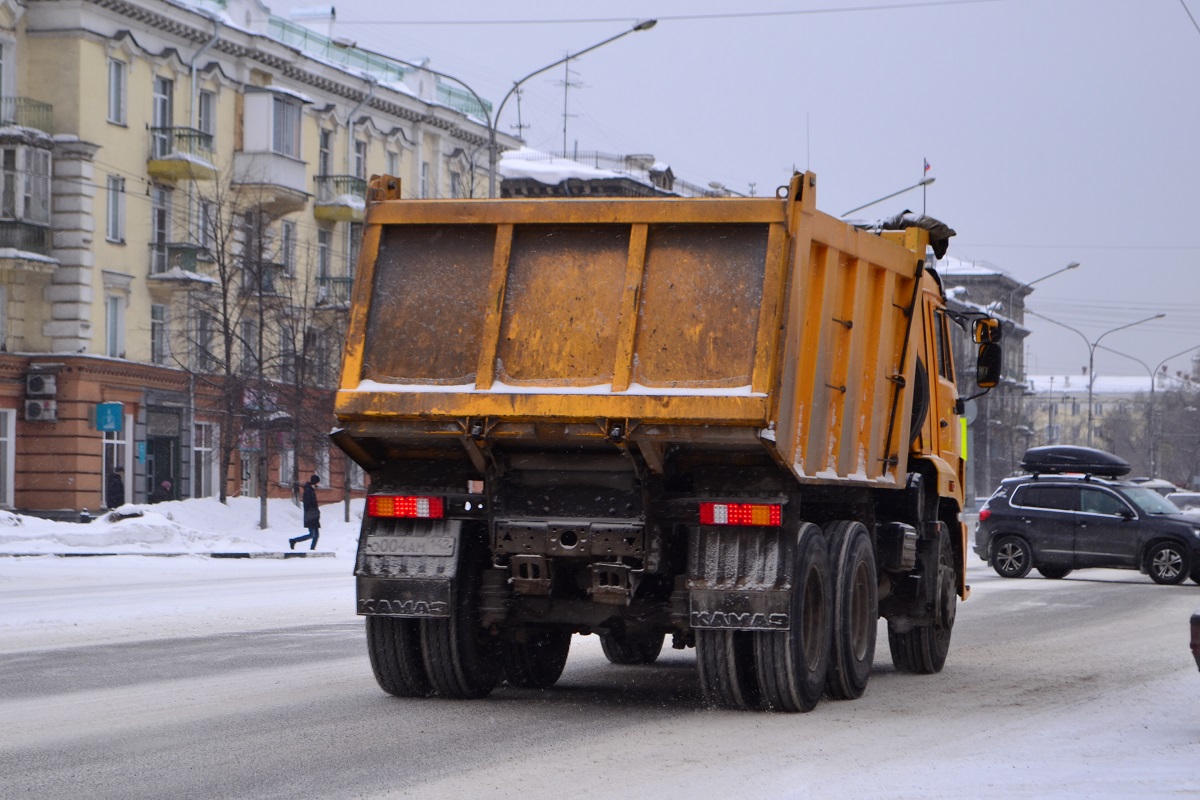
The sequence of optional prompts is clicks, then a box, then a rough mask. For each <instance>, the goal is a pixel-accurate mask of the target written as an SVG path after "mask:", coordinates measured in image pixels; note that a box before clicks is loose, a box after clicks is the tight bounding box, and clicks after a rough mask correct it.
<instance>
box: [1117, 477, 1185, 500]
mask: <svg viewBox="0 0 1200 800" xmlns="http://www.w3.org/2000/svg"><path fill="white" fill-rule="evenodd" d="M1129 482H1130V483H1136V484H1138V485H1139V486H1145V487H1146V488H1147V489H1153V490H1154V491H1156V492H1158V493H1159V494H1161V495H1162V496H1163V497H1166V496H1167V495H1169V494H1171V493H1172V492H1178V491H1179V487H1178V486H1176V485H1175V484H1173V483H1171V482H1170V481H1164V480H1163V479H1162V478H1130V479H1129Z"/></svg>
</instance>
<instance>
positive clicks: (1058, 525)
mask: <svg viewBox="0 0 1200 800" xmlns="http://www.w3.org/2000/svg"><path fill="white" fill-rule="evenodd" d="M1021 468H1022V469H1024V470H1025V471H1026V472H1028V473H1030V474H1028V475H1025V476H1021V477H1016V478H1008V479H1007V480H1005V481H1003V482H1002V483H1001V484H1000V488H998V489H997V490H996V492H995V493H994V494H993V495H992V496H991V497H990V498H988V501H987V503H985V504H984V506H983V508H982V509H981V510H980V512H979V522H978V524H977V525H976V528H975V553H976V555H978V556H979V557H980V558H982V559H984V560H985V561H987V562H988V564H990V565H991V567H992V568H993V569H994V570H996V573H997V574H999V575H1000V576H1002V577H1005V578H1023V577H1025V576H1026V575H1028V574H1029V571H1030V570H1031V569H1037V571H1038V572H1040V573H1041V574H1042V575H1043V576H1045V577H1047V578H1062V577H1065V576H1066V575H1068V574H1069V573H1070V572H1072V571H1073V570H1076V569H1085V568H1090V567H1103V568H1109V569H1113V568H1115V569H1136V570H1140V571H1141V572H1143V573H1148V574H1149V575H1150V578H1151V579H1152V580H1153V581H1154V582H1155V583H1162V584H1176V583H1182V582H1183V581H1184V580H1186V579H1187V578H1188V577H1189V576H1190V577H1191V578H1192V580H1193V581H1195V582H1196V583H1200V519H1198V518H1197V517H1196V516H1195V515H1188V514H1184V513H1183V512H1182V511H1180V509H1179V508H1178V507H1177V506H1175V505H1174V504H1172V503H1171V502H1170V501H1168V500H1167V499H1166V498H1165V497H1163V496H1162V495H1160V494H1158V493H1157V492H1155V491H1154V490H1153V489H1149V488H1146V487H1144V486H1139V485H1138V484H1135V483H1132V482H1130V481H1123V480H1119V477H1120V476H1121V475H1124V474H1125V473H1126V472H1128V471H1129V465H1128V464H1127V463H1125V461H1124V460H1122V459H1121V458H1119V457H1117V456H1114V455H1112V454H1111V453H1106V452H1104V451H1102V450H1093V449H1091V448H1086V447H1068V446H1062V445H1059V446H1050V447H1035V448H1031V449H1030V450H1028V451H1027V452H1026V453H1025V458H1024V459H1022V461H1021Z"/></svg>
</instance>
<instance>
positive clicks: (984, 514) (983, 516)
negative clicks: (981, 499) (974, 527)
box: [979, 508, 992, 522]
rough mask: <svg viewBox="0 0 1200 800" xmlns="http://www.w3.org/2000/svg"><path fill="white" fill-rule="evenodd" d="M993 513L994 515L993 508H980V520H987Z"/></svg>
mask: <svg viewBox="0 0 1200 800" xmlns="http://www.w3.org/2000/svg"><path fill="white" fill-rule="evenodd" d="M991 515H992V510H991V509H990V508H981V509H979V521H980V522H986V521H987V518H988V517H990V516H991Z"/></svg>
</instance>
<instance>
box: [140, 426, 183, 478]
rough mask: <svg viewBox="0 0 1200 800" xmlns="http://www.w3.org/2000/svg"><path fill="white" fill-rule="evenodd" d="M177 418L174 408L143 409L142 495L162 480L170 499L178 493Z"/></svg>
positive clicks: (178, 428)
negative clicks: (144, 443)
mask: <svg viewBox="0 0 1200 800" xmlns="http://www.w3.org/2000/svg"><path fill="white" fill-rule="evenodd" d="M181 428H182V425H181V418H180V414H179V412H178V411H176V410H174V409H156V410H153V411H147V412H146V495H147V496H149V495H150V494H151V493H153V492H154V490H155V489H156V488H158V487H159V486H160V485H161V484H162V482H163V481H168V482H169V483H170V484H171V488H170V489H169V490H167V496H168V499H170V500H177V499H179V498H180V497H181V496H182V495H181V493H180V492H181V490H182V487H181V486H180V485H179V479H180V452H181V449H182V448H181V447H180V432H181Z"/></svg>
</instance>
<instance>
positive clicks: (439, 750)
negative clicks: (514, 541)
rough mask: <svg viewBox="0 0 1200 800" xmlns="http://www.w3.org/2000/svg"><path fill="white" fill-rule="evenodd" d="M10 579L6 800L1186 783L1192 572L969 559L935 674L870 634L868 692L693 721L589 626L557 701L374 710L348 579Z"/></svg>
mask: <svg viewBox="0 0 1200 800" xmlns="http://www.w3.org/2000/svg"><path fill="white" fill-rule="evenodd" d="M19 561H20V562H21V563H18V560H10V561H9V562H8V563H6V564H3V565H0V798H39V799H40V798H64V797H88V798H93V799H94V800H100V799H101V798H114V799H115V798H121V800H130V799H131V798H185V797H194V798H204V799H205V800H216V799H217V798H288V799H289V800H297V799H298V798H387V797H414V798H492V797H495V798H521V800H537V799H538V798H556V799H557V798H618V797H628V796H634V797H646V798H649V797H659V798H672V797H688V798H709V797H711V798H717V797H720V798H759V797H772V798H810V797H811V798H829V797H880V798H883V797H888V798H893V797H895V798H908V797H922V798H954V799H955V800H960V799H961V798H972V799H973V798H989V797H999V798H1007V797H1034V796H1037V797H1113V798H1118V797H1119V798H1125V797H1135V796H1136V797H1147V796H1150V797H1186V796H1195V795H1196V794H1198V793H1200V674H1197V670H1196V666H1195V663H1194V662H1193V660H1192V657H1191V653H1190V651H1189V650H1188V627H1187V624H1188V618H1189V617H1190V615H1191V613H1192V611H1194V610H1195V609H1196V607H1198V606H1200V587H1197V586H1195V585H1194V584H1192V583H1190V582H1189V583H1188V584H1187V585H1185V586H1180V587H1166V586H1157V585H1155V584H1153V583H1151V582H1150V581H1149V579H1147V578H1146V577H1145V576H1142V575H1139V574H1137V573H1132V572H1121V571H1101V570H1093V571H1088V572H1081V573H1074V574H1073V575H1071V576H1070V577H1069V578H1067V579H1065V580H1060V581H1051V580H1045V579H1042V578H1039V577H1029V578H1026V579H1023V580H1004V579H1001V578H999V577H997V576H995V575H994V574H993V573H992V572H991V571H990V570H987V569H986V568H985V567H983V566H982V565H977V566H973V567H972V568H971V570H970V571H969V574H968V577H969V581H970V583H971V584H972V585H973V589H974V593H973V596H972V598H971V600H970V601H968V602H967V603H965V604H963V605H962V606H960V608H959V614H958V622H957V627H956V628H955V631H954V639H953V643H952V647H951V652H950V658H949V660H948V662H947V665H946V668H945V670H944V671H943V672H942V673H941V674H939V675H933V676H913V675H907V674H902V673H897V672H896V671H894V670H893V669H892V667H891V662H890V658H889V656H888V649H887V637H886V633H884V635H882V636H881V637H880V640H879V648H878V653H877V660H876V667H875V671H874V673H873V675H872V677H871V683H870V686H869V687H868V689H867V693H866V695H865V696H864V697H863V698H861V699H859V700H856V701H849V702H833V701H829V700H825V701H823V702H822V703H821V704H820V705H819V706H818V707H817V709H816V710H815V711H814V712H812V713H810V714H799V715H787V714H766V713H741V712H729V711H716V710H712V709H709V708H706V707H705V706H704V705H703V703H702V702H701V699H700V692H699V689H698V686H697V681H696V675H695V661H694V657H693V652H694V651H690V650H689V651H673V650H670V649H669V647H668V649H666V650H665V651H664V654H663V657H662V658H661V660H660V663H659V664H658V665H656V666H654V667H617V666H612V665H610V664H608V663H607V662H606V661H605V660H604V657H603V655H602V653H601V651H600V647H599V643H598V641H597V640H596V637H594V636H593V637H576V638H575V640H574V642H573V649H572V655H571V657H570V659H569V661H568V664H567V669H566V671H565V673H564V675H563V677H562V680H561V681H560V682H559V684H558V685H557V686H556V687H554V688H553V689H550V690H547V691H521V690H513V689H508V688H500V689H498V690H497V691H495V692H494V693H493V694H492V695H491V697H489V698H487V699H485V700H481V701H473V702H462V701H444V700H437V699H428V700H399V699H396V698H392V697H389V696H387V695H385V694H383V693H382V692H381V691H380V690H379V689H378V687H377V686H376V684H375V682H374V679H373V678H372V676H371V671H370V666H369V664H368V661H367V658H366V654H365V646H364V641H363V630H362V623H361V620H360V619H358V618H356V617H354V616H353V615H352V614H349V613H347V609H349V608H352V596H353V581H352V579H350V578H349V577H348V576H347V575H345V574H343V572H344V571H346V570H347V569H348V567H347V565H346V564H345V563H344V561H343V563H340V564H338V565H336V566H332V567H331V566H330V565H328V564H326V565H317V564H315V563H312V562H309V563H308V564H301V563H297V562H290V561H289V562H280V563H276V564H272V565H267V566H265V567H262V566H260V567H256V568H248V567H244V566H231V565H230V564H228V563H225V564H221V563H216V562H214V563H204V564H203V565H197V564H195V563H193V564H190V565H187V566H186V568H184V567H180V568H179V570H180V572H179V574H178V575H174V576H173V575H172V572H171V569H169V568H166V567H164V566H163V565H162V564H161V563H160V564H156V565H155V564H150V563H149V562H155V561H158V562H161V561H162V560H161V559H136V558H128V559H121V560H120V561H121V563H120V565H119V567H117V568H116V569H113V567H112V565H111V564H110V565H105V564H100V563H99V560H96V559H93V560H91V563H90V564H86V565H84V564H80V563H75V564H70V565H60V564H56V563H53V562H55V561H64V560H61V559H60V560H55V559H36V560H31V559H22V560H19ZM70 561H75V562H80V561H85V560H84V559H70ZM208 561H211V560H208ZM151 567H153V568H154V569H153V573H151V571H150V568H151ZM172 568H174V567H172ZM185 569H186V571H184V570H185ZM89 570H90V571H91V572H89ZM43 573H44V574H43ZM164 573H165V574H164ZM109 574H111V578H109V577H105V576H106V575H109ZM881 630H882V629H881Z"/></svg>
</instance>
